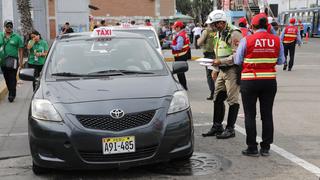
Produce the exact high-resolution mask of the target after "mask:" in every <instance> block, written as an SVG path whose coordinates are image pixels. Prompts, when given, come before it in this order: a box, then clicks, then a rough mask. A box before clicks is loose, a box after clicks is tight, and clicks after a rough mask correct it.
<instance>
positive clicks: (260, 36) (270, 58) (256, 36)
mask: <svg viewBox="0 0 320 180" xmlns="http://www.w3.org/2000/svg"><path fill="white" fill-rule="evenodd" d="M267 22H268V21H267V16H266V15H263V14H258V15H256V16H254V17H253V18H252V20H251V24H252V26H253V31H254V33H253V35H250V36H246V37H245V38H243V39H242V40H241V41H240V44H239V47H238V49H237V53H236V57H235V64H238V65H241V66H242V71H241V83H240V92H241V97H242V103H243V109H244V115H245V128H246V134H247V137H246V144H247V149H245V150H243V151H242V154H243V155H245V156H254V157H257V156H259V152H258V147H257V146H258V143H257V141H256V137H257V130H256V111H257V110H256V104H257V100H259V103H260V114H261V121H262V142H261V143H260V147H261V149H260V154H261V155H262V156H269V150H270V144H271V143H272V142H273V115H272V109H273V102H274V98H275V95H276V92H277V81H276V69H275V66H276V65H277V64H278V65H281V64H283V63H284V55H283V54H284V53H283V46H282V43H281V41H280V38H279V37H278V36H276V35H273V34H270V33H268V32H267V27H268V25H267ZM264 42H265V43H264Z"/></svg>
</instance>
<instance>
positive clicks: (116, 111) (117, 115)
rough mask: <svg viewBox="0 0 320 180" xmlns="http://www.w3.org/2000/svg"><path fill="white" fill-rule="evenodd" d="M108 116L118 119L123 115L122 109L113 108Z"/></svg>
mask: <svg viewBox="0 0 320 180" xmlns="http://www.w3.org/2000/svg"><path fill="white" fill-rule="evenodd" d="M110 116H111V117H112V118H114V119H120V118H122V117H123V116H124V112H123V110H122V109H113V110H111V111H110Z"/></svg>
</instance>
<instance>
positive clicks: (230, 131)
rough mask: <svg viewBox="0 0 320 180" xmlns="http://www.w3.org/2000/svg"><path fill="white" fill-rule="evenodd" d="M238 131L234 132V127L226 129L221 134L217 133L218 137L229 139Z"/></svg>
mask: <svg viewBox="0 0 320 180" xmlns="http://www.w3.org/2000/svg"><path fill="white" fill-rule="evenodd" d="M235 136H236V133H235V132H234V129H227V128H226V129H225V130H224V131H223V132H222V133H221V134H217V139H228V138H232V137H235Z"/></svg>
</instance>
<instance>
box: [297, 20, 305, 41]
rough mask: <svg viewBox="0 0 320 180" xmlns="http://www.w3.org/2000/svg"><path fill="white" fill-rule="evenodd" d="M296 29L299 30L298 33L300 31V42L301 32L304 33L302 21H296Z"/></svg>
mask: <svg viewBox="0 0 320 180" xmlns="http://www.w3.org/2000/svg"><path fill="white" fill-rule="evenodd" d="M298 28H299V31H300V37H301V41H302V39H303V32H304V26H303V24H302V21H301V19H299V20H298Z"/></svg>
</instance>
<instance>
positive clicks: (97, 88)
mask: <svg viewBox="0 0 320 180" xmlns="http://www.w3.org/2000/svg"><path fill="white" fill-rule="evenodd" d="M41 89H42V93H43V96H44V98H45V99H48V100H50V101H51V102H52V103H76V102H92V101H105V100H117V99H130V98H139V99H141V98H154V97H164V96H169V95H173V93H174V92H175V91H176V90H177V89H178V88H177V83H176V82H175V81H174V80H173V78H172V76H170V75H168V76H156V77H155V76H153V77H141V76H139V77H111V78H100V79H81V80H67V81H53V82H46V83H42V84H41Z"/></svg>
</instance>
